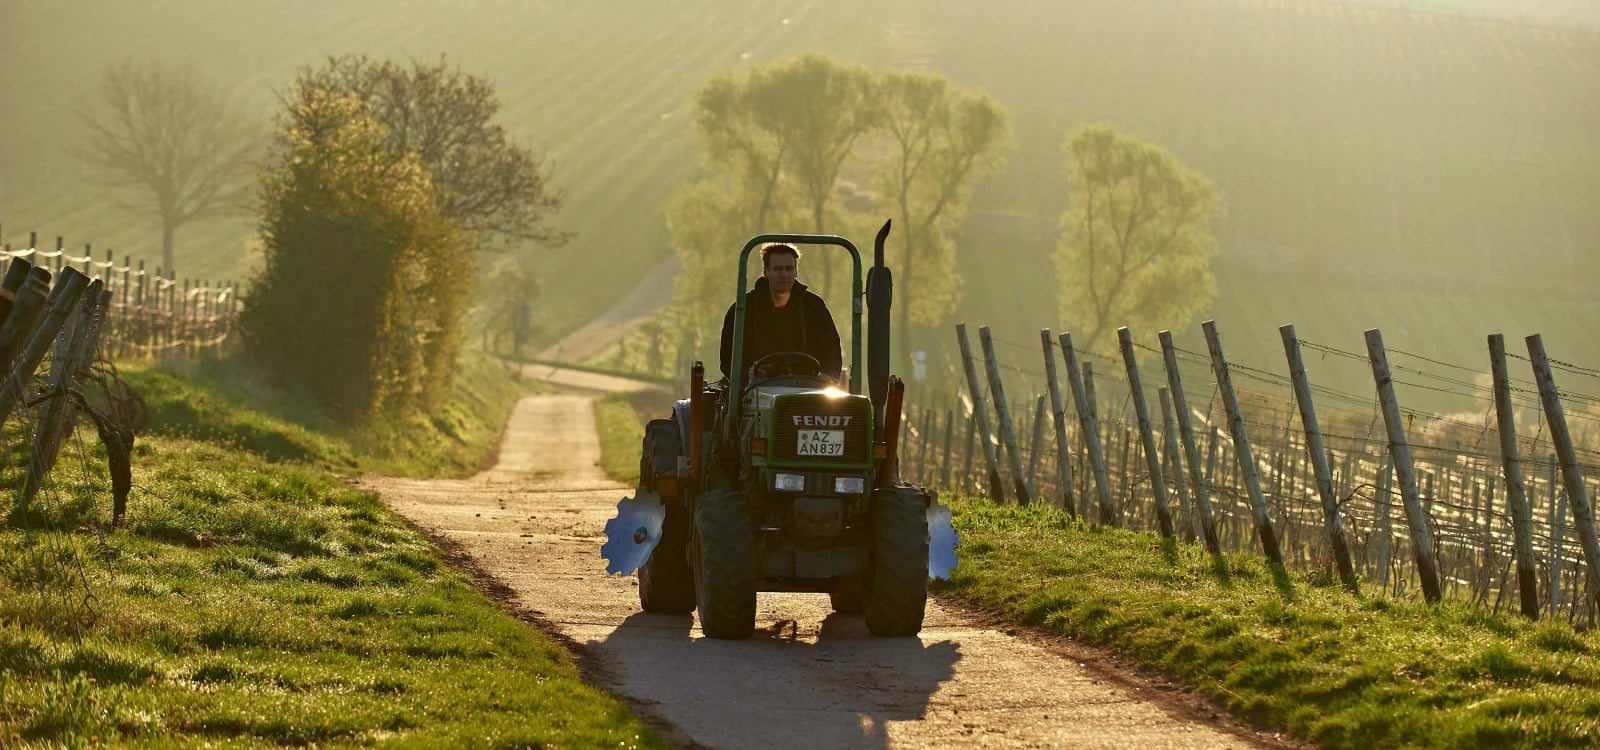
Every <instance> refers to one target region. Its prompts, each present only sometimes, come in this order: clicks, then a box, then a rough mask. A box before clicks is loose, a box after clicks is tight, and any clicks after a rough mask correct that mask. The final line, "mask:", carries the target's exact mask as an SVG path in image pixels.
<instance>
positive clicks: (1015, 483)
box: [978, 326, 1029, 505]
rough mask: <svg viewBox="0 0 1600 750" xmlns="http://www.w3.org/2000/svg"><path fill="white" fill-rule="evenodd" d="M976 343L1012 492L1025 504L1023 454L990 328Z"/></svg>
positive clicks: (982, 329)
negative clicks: (992, 397) (1008, 471)
mask: <svg viewBox="0 0 1600 750" xmlns="http://www.w3.org/2000/svg"><path fill="white" fill-rule="evenodd" d="M978 341H979V343H981V344H982V345H983V365H984V369H985V370H986V371H988V373H989V392H990V394H991V395H993V396H994V413H995V415H996V416H997V417H999V422H1000V443H1001V444H1002V445H1003V446H1004V447H1005V451H1006V465H1007V466H1008V467H1009V468H1010V469H1011V489H1012V491H1013V492H1015V493H1017V504H1018V505H1027V504H1028V502H1029V499H1028V482H1027V477H1026V476H1025V475H1023V473H1022V453H1021V452H1019V451H1018V449H1017V430H1016V426H1015V425H1014V423H1013V422H1012V421H1011V405H1010V404H1008V403H1006V389H1005V385H1004V384H1003V383H1001V382H1000V358H999V357H996V356H995V353H994V339H993V338H992V337H990V336H989V327H988V326H983V327H981V328H979V329H978Z"/></svg>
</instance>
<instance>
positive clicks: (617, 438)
mask: <svg viewBox="0 0 1600 750" xmlns="http://www.w3.org/2000/svg"><path fill="white" fill-rule="evenodd" d="M594 426H595V431H596V432H598V433H599V434H600V468H602V469H604V470H605V472H606V476H608V477H610V478H612V479H614V480H616V481H618V482H626V483H628V484H636V483H638V481H639V445H640V444H641V443H642V442H643V441H644V424H643V423H642V422H640V420H639V413H638V412H637V411H635V409H634V406H633V401H632V400H631V399H630V398H629V396H628V394H626V393H612V394H610V395H607V396H602V397H600V398H597V399H595V400H594Z"/></svg>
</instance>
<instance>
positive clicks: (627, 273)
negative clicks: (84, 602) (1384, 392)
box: [0, 0, 1600, 391]
mask: <svg viewBox="0 0 1600 750" xmlns="http://www.w3.org/2000/svg"><path fill="white" fill-rule="evenodd" d="M862 6H866V7H862ZM1597 29H1600V10H1596V9H1595V6H1593V5H1592V4H1589V3H1582V2H1558V1H1554V0H1551V1H1548V2H1536V1H1530V2H1511V1H1509V0H1507V1H1505V2H1489V1H1487V0H1475V1H1473V2H1445V0H1408V1H1405V2H1402V1H1400V0H1391V1H1389V2H1379V1H1377V0H1373V1H1370V2H1317V1H1312V0H1257V1H1248V2H1246V1H1241V2H1198V1H1189V0H1126V1H1124V0H1117V1H1112V0H1067V1H1054V0H1052V1H1048V2H1046V1H1044V0H1023V1H1021V2H1015V3H1009V4H1006V5H1005V6H1003V10H997V9H996V7H995V6H992V5H989V4H982V3H975V2H954V1H943V0H941V1H936V2H919V3H912V2H893V3H883V4H858V3H844V2H839V3H829V2H811V3H790V4H777V3H743V2H735V1H734V0H700V1H699V2H673V3H628V4H594V3H517V2H478V3H470V4H448V5H447V4H444V3H437V2H422V1H420V0H416V1H412V2H382V3H380V2H370V1H366V0H363V1H360V2H344V3H337V4H326V3H318V2H278V3H248V4H246V3H227V4H219V3H201V2H152V3H137V4H133V3H110V2H51V3H19V2H0V50H4V54H3V55H0V101H3V102H5V104H6V107H7V114H6V116H5V124H4V126H3V127H0V231H3V237H0V241H3V242H9V243H11V244H12V245H13V247H19V246H20V245H21V244H22V243H25V242H26V233H27V232H28V231H29V230H37V231H39V232H40V233H41V234H42V235H44V236H46V237H47V238H48V241H50V242H53V239H54V236H55V235H63V236H65V237H66V240H67V244H68V247H72V248H77V247H81V246H82V244H83V243H85V242H92V243H94V246H95V248H96V250H97V253H100V252H104V250H105V249H106V248H114V249H115V251H116V252H117V253H118V254H119V256H120V255H121V254H123V253H132V254H133V255H134V257H145V258H151V257H156V256H157V255H158V251H159V244H160V242H159V235H160V232H159V229H158V228H157V226H156V224H155V223H154V222H152V221H151V219H150V218H149V217H147V216H145V215H142V214H137V213H132V212H129V211H125V210H122V209H120V208H118V205H117V204H118V201H119V200H126V199H127V197H128V195H127V194H126V193H124V192H117V191H113V190H111V189H108V188H105V187H103V186H100V185H98V184H97V177H98V175H96V174H95V173H94V170H93V169H91V168H88V167H86V166H85V165H84V164H83V163H82V162H81V161H79V160H76V159H74V158H73V157H72V155H71V154H70V151H71V150H72V149H73V148H75V147H77V146H79V145H80V144H81V142H82V139H83V138H84V136H85V133H84V129H83V128H82V127H81V125H80V123H79V121H78V119H77V118H76V113H77V112H79V111H82V110H85V109H88V108H90V107H92V106H93V105H94V104H95V103H96V87H97V86H98V81H99V76H100V73H101V70H102V68H103V67H104V66H105V65H106V64H107V63H109V62H113V61H116V60H122V59H134V60H152V61H161V62H166V63H173V64H185V63H192V64H194V65H195V66H196V68H197V70H198V71H200V72H201V73H202V74H203V75H204V76H205V77H207V78H208V79H209V80H211V81H213V82H215V83H217V84H220V85H222V86H224V87H226V88H227V89H228V90H230V91H231V92H232V94H233V95H234V97H235V99H236V100H237V102H238V103H239V104H240V105H241V106H242V107H244V108H245V110H246V111H248V112H250V113H253V115H254V116H256V117H259V118H260V120H261V121H262V124H263V127H265V124H266V121H267V120H268V118H270V117H271V116H272V114H273V113H274V112H275V111H276V109H277V107H278V104H277V99H276V97H277V94H278V92H281V91H282V90H283V87H284V86H286V85H287V83H288V82H289V81H290V80H291V78H292V77H293V75H294V73H295V71H296V70H297V69H299V68H301V67H302V66H305V65H311V64H317V63H319V62H321V61H322V60H323V59H324V58H325V56H326V55H330V54H332V55H340V54H347V53H355V54H367V55H371V56H374V57H379V58H384V57H392V58H399V59H407V58H421V59H436V58H437V57H438V56H440V55H445V56H447V59H448V61H449V62H451V63H452V64H456V65H459V66H460V67H461V69H463V70H464V71H467V72H470V73H474V74H480V75H484V76H486V77H487V78H488V79H489V80H490V81H491V82H492V83H493V84H494V86H495V90H496V93H497V94H498V96H499V97H500V101H501V103H502V105H503V108H502V111H501V113H500V116H499V118H498V121H499V122H500V123H501V124H503V125H505V126H506V128H507V129H508V130H509V131H510V132H511V133H512V135H513V136H514V137H515V138H516V139H517V140H519V141H520V142H522V143H524V144H526V145H530V146H532V147H533V148H534V150H535V151H536V152H538V153H539V154H541V155H542V156H543V157H545V158H546V159H547V160H548V165H549V166H550V176H551V180H552V182H553V183H554V185H555V186H556V187H558V188H560V189H561V190H564V191H565V199H564V205H563V207H562V209H561V211H560V213H559V214H557V215H556V216H555V219H554V224H555V225H557V226H559V227H560V228H562V229H565V230H568V231H572V232H575V233H576V237H575V238H574V239H573V240H572V241H571V242H570V243H568V244H567V245H566V246H564V247H560V248H557V249H553V250H549V249H541V248H534V247H514V248H512V249H511V250H509V252H511V253H514V254H524V255H528V256H532V258H533V266H534V268H535V269H536V270H537V273H538V274H539V276H540V277H542V280H543V290H544V291H543V294H542V296H541V297H540V298H539V300H538V303H537V306H536V310H535V317H536V320H537V326H538V337H537V338H538V343H539V344H541V345H547V344H551V343H554V342H555V341H557V340H558V339H559V338H560V337H561V336H562V335H564V334H567V333H569V332H571V331H573V330H574V329H576V328H577V327H578V326H580V325H582V324H583V323H585V322H586V321H589V320H591V319H593V318H595V317H597V316H600V315H602V314H603V313H605V312H606V311H607V310H608V309H610V308H611V307H612V305H613V304H615V303H616V302H617V301H618V300H619V299H621V298H623V296H624V295H625V294H626V293H627V292H629V290H631V289H634V287H635V285H636V284H639V283H640V282H641V280H646V281H647V283H646V284H644V286H643V287H641V288H640V289H639V290H637V291H638V293H637V294H635V295H633V297H632V298H631V308H630V309H629V310H627V311H626V312H627V313H628V315H623V316H621V317H623V318H624V319H628V318H631V317H632V316H635V315H641V314H645V313H648V312H649V311H650V310H652V309H654V308H655V307H657V306H659V305H661V304H664V303H665V302H666V301H667V299H668V296H669V295H670V292H671V281H670V274H671V273H672V271H673V269H674V268H675V265H674V263H673V261H672V260H671V257H672V254H671V252H670V250H669V248H668V244H667V242H668V235H667V230H666V226H665V223H664V219H663V208H664V205H665V204H666V203H667V201H668V199H669V197H670V196H671V195H672V193H673V191H674V190H676V189H677V188H679V186H681V185H683V184H684V183H686V182H688V181H690V180H693V179H695V178H697V177H700V176H703V174H704V172H703V171H702V167H701V159H700V155H699V153H698V149H699V146H698V145H697V141H696V133H695V125H694V120H695V110H694V96H695V93H696V92H697V91H698V90H699V89H700V88H701V87H702V86H704V85H705V83H706V82H707V81H708V80H709V79H710V78H711V77H712V76H713V75H714V74H716V73H718V72H719V71H724V70H735V71H743V70H749V69H751V68H755V67H758V66H762V65H767V64H770V63H774V62H778V61H783V60H787V59H791V58H794V57H795V56H797V55H799V54H801V53H804V52H809V51H816V52H821V53H823V54H826V55H829V56H831V57H833V58H836V59H839V60H843V61H849V62H859V63H863V64H865V65H867V66H870V67H872V68H874V69H908V70H915V71H923V72H937V73H942V74H944V75H946V76H948V77H949V79H950V81H951V82H952V83H954V84H958V85H960V86H964V87H968V88H971V89H975V90H982V91H986V92H988V93H989V94H991V95H992V96H993V97H994V98H995V99H996V100H997V101H998V102H999V103H1000V104H1001V105H1003V106H1004V107H1005V108H1006V109H1007V110H1008V111H1009V114H1010V124H1011V128H1012V130H1013V132H1014V140H1015V147H1014V149H1013V150H1012V151H1011V152H1010V153H1009V155H1008V158H1007V162H1006V166H1005V167H1004V168H1003V169H1002V170H1000V171H999V172H997V173H995V174H993V175H991V176H989V177H987V178H985V179H984V180H983V181H981V182H980V183H978V184H977V185H976V186H975V188H974V190H973V194H972V198H971V204H970V209H969V211H968V213H967V215H966V218H965V220H964V222H963V223H962V225H961V226H960V227H959V230H958V231H957V232H956V233H955V234H954V237H953V240H954V242H955V244H956V259H957V260H956V270H957V272H958V273H959V274H960V275H961V276H962V277H963V279H964V284H963V287H962V297H961V300H960V302H959V304H958V305H957V307H956V309H955V312H954V315H953V316H952V318H951V320H950V321H949V322H954V321H956V320H966V321H968V322H969V323H970V324H971V325H972V326H974V327H976V326H978V325H988V326H991V327H992V328H993V329H994V330H995V331H996V335H999V336H1002V337H1004V338H1007V339H1010V340H1013V341H1018V342H1022V343H1028V342H1034V341H1036V332H1037V330H1038V329H1039V328H1043V327H1051V328H1053V329H1056V330H1057V331H1060V330H1067V329H1070V328H1071V327H1072V326H1071V325H1070V323H1068V322H1064V321H1060V320H1057V312H1056V311H1057V309H1058V304H1057V297H1058V295H1059V291H1058V286H1057V282H1056V278H1057V277H1056V270H1055V268H1054V266H1053V262H1052V254H1053V253H1054V252H1055V250H1056V246H1057V242H1058V240H1059V237H1060V221H1061V215H1062V212H1063V211H1064V210H1066V209H1067V208H1068V205H1069V203H1070V201H1071V199H1072V196H1071V195H1070V194H1069V190H1068V181H1067V170H1066V158H1065V154H1064V152H1063V150H1062V143H1063V140H1064V139H1065V138H1066V136H1067V134H1068V133H1070V132H1072V131H1073V130H1074V129H1076V128H1078V127H1080V126H1082V125H1086V124H1090V123H1107V124H1110V125H1113V126H1114V127H1116V128H1118V129H1119V130H1121V131H1124V132H1127V133H1130V134H1133V135H1136V136H1138V137H1140V138H1142V139H1144V140H1146V141H1148V142H1150V143H1153V144H1155V145H1158V146H1160V147H1162V148H1164V149H1166V150H1168V151H1170V152H1171V153H1172V154H1173V155H1174V156H1176V157H1177V158H1178V159H1179V160H1181V161H1182V162H1183V163H1184V164H1186V165H1187V166H1188V167H1189V168H1191V169H1193V170H1195V171H1197V172H1199V173H1200V174H1203V175H1205V176H1206V177H1208V178H1209V179H1210V180H1212V181H1213V182H1214V183H1215V184H1216V185H1217V187H1218V188H1219V190H1220V192H1221V194H1222V197H1223V201H1224V203H1225V205H1226V213H1225V215H1224V217H1223V218H1222V219H1221V221H1220V223H1219V224H1218V225H1217V255H1216V258H1215V260H1214V263H1213V269H1214V271H1215V274H1216V277H1217V286H1218V295H1217V297H1216V300H1215V301H1214V303H1212V305H1211V308H1210V310H1209V311H1208V312H1205V313H1202V314H1201V315H1199V316H1197V317H1196V318H1195V320H1194V324H1193V325H1191V326H1190V328H1189V330H1187V331H1185V332H1184V333H1183V334H1182V335H1181V336H1180V340H1182V341H1185V342H1187V344H1186V345H1189V346H1192V347H1194V348H1196V349H1202V350H1203V344H1199V343H1197V334H1196V331H1197V330H1198V321H1199V320H1202V319H1205V318H1209V317H1215V318H1216V319H1217V320H1218V324H1219V326H1220V327H1221V329H1222V331H1223V332H1224V335H1225V336H1226V337H1227V341H1228V342H1229V354H1230V356H1231V357H1232V358H1233V359H1235V360H1237V361H1240V362H1243V363H1247V364H1251V365H1254V366H1258V367H1271V368H1273V369H1274V370H1276V369H1278V368H1279V367H1281V361H1282V359H1281V357H1282V354H1281V349H1280V348H1279V344H1278V336H1277V331H1276V328H1277V326H1278V325H1279V324H1281V323H1284V322H1293V323H1295V324H1297V326H1298V328H1299V332H1300V334H1301V335H1302V336H1303V337H1305V338H1307V339H1310V340H1314V341H1318V342H1322V343H1325V344H1329V345H1333V346H1337V347H1341V348H1344V349H1348V350H1351V351H1360V350H1361V348H1362V339H1361V332H1362V330H1364V329H1366V328H1370V327H1382V328H1383V329H1384V331H1385V334H1386V336H1387V337H1388V340H1389V341H1390V343H1391V344H1392V345H1393V346H1394V347H1397V348H1400V349H1403V350H1409V351H1415V352H1419V353H1426V354H1428V355H1429V356H1433V357H1437V358H1439V359H1441V360H1446V361H1450V362H1460V363H1467V364H1472V365H1474V366H1477V365H1479V364H1480V363H1481V362H1482V361H1483V360H1484V356H1483V354H1484V351H1483V340H1484V339H1483V337H1484V335H1485V334H1487V333H1490V332H1495V331H1503V332H1505V333H1506V334H1507V335H1508V336H1512V337H1520V336H1521V335H1525V334H1527V333H1533V332H1540V333H1543V334H1544V335H1545V339H1546V343H1547V345H1548V346H1549V347H1550V349H1551V352H1552V354H1553V355H1554V356H1557V357H1559V358H1561V359H1564V360H1567V361H1572V362H1577V363H1586V364H1588V365H1591V366H1593V365H1595V364H1600V336H1597V334H1596V333H1595V332H1594V324H1595V323H1596V322H1600V302H1597V301H1596V297H1595V295H1594V294H1593V291H1592V290H1593V289H1594V285H1595V283H1596V282H1597V281H1600V211H1596V206H1597V205H1600V144H1597V138H1596V135H1595V133H1596V126H1597V125H1600V31H1597ZM856 187H858V188H863V187H865V186H864V185H858V186H856ZM770 229H771V230H773V231H789V230H791V229H797V228H791V227H777V226H774V227H771V228H770ZM253 234H254V221H253V219H252V218H251V216H250V214H249V212H248V206H241V207H240V210H239V211H238V212H236V213H235V214H234V215H231V216H223V217H218V218H208V219H203V220H197V221H196V222H194V223H191V224H188V225H186V226H184V227H183V228H182V229H181V230H180V231H179V233H178V236H177V242H176V246H177V251H176V252H177V266H178V273H179V274H180V275H181V276H192V277H195V278H211V279H218V278H244V277H245V276H247V275H248V273H249V270H250V268H251V267H252V263H254V262H256V256H255V255H253V254H252V250H251V248H252V247H253V241H252V237H253ZM854 239H855V240H856V241H857V242H858V243H860V244H862V245H866V244H869V243H870V237H867V236H856V237H854ZM46 241H47V240H41V243H44V242H46ZM735 250H736V248H733V247H730V248H728V253H729V258H730V262H729V263H728V267H729V279H728V282H727V286H728V287H729V294H728V296H729V297H730V301H731V291H732V290H731V287H732V278H731V276H732V266H733V263H732V262H731V258H732V254H733V252H734V251H735ZM819 257H820V256H819ZM329 262H330V263H337V262H338V261H337V259H336V258H330V259H329ZM808 270H810V269H809V268H803V269H802V277H803V278H804V277H805V276H806V273H807V271H808ZM899 291H900V295H898V296H897V299H898V298H902V296H904V295H915V294H916V293H917V289H916V288H915V287H914V286H913V287H909V288H902V289H901V290H899ZM835 307H841V305H840V304H839V303H835ZM904 333H907V332H897V335H900V334H904ZM909 333H910V335H912V336H913V337H914V339H913V341H914V343H915V344H916V345H917V346H919V347H922V348H928V349H931V350H932V351H933V352H934V355H935V360H936V361H938V360H939V359H940V358H941V357H946V355H945V353H946V352H948V351H950V350H951V349H952V348H953V347H952V346H951V344H952V343H953V341H952V338H951V335H950V327H949V324H948V323H941V324H940V325H939V326H938V327H937V328H936V329H930V328H925V327H917V328H915V329H914V330H913V331H910V332H909ZM1148 334H1149V332H1140V335H1141V336H1142V337H1148ZM1018 356H1023V355H1018ZM713 358H714V357H713ZM1034 358H1035V359H1036V358H1037V357H1036V355H1034ZM946 360H947V358H946ZM941 366H942V364H941ZM1359 374H1360V373H1359V371H1356V373H1355V375H1349V374H1341V375H1339V376H1338V378H1339V381H1338V385H1340V386H1341V387H1345V388H1347V389H1350V390H1357V391H1359V390H1360V387H1361V384H1360V383H1358V382H1356V380H1355V378H1356V377H1357V376H1359ZM1366 387H1367V388H1370V384H1369V385H1367V386H1366Z"/></svg>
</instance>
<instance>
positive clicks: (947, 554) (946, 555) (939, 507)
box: [928, 500, 960, 581]
mask: <svg viewBox="0 0 1600 750" xmlns="http://www.w3.org/2000/svg"><path fill="white" fill-rule="evenodd" d="M959 541H960V537H958V536H957V534H956V527H955V526H953V525H951V523H950V506H948V505H944V504H942V503H940V502H938V501H937V500H935V501H934V502H933V504H932V505H929V506H928V576H929V577H930V578H937V579H939V580H941V581H948V580H950V571H952V570H955V567H956V562H957V560H956V543H957V542H959Z"/></svg>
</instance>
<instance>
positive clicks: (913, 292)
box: [874, 72, 1011, 363]
mask: <svg viewBox="0 0 1600 750" xmlns="http://www.w3.org/2000/svg"><path fill="white" fill-rule="evenodd" d="M877 91H878V97H879V100H880V102H881V105H882V107H883V116H882V119H881V130H882V132H883V133H884V136H885V138H886V140H887V142H888V148H887V151H888V155H887V157H886V158H885V159H884V160H883V162H882V163H881V164H880V165H879V167H878V171H877V175H876V177H875V179H874V187H875V190H874V193H875V197H876V199H877V203H878V205H879V206H880V207H881V208H882V210H884V211H886V212H888V213H889V215H891V216H892V217H893V218H894V219H895V222H896V227H897V228H898V230H899V231H898V232H896V233H895V234H894V235H892V236H891V241H890V243H889V250H890V253H891V265H892V266H893V268H894V272H895V283H896V285H898V286H900V287H901V288H902V289H904V290H906V293H905V294H902V295H898V296H897V298H896V302H897V305H896V308H897V310H898V312H899V318H900V320H899V323H898V325H897V326H896V327H897V329H898V330H897V334H898V335H896V336H895V338H896V339H897V340H898V341H899V343H900V352H901V361H902V362H907V363H909V362H910V361H911V337H910V332H911V322H912V321H916V322H917V323H919V324H922V325H929V326H933V325H938V324H939V323H941V322H943V321H944V320H946V319H947V318H948V317H949V316H950V314H951V311H953V310H954V309H955V307H956V303H957V302H959V301H960V297H961V292H960V284H961V277H960V276H959V275H958V274H957V273H956V268H955V266H956V256H955V243H954V242H952V241H951V239H950V233H951V232H952V231H954V230H955V229H956V227H957V226H959V225H960V223H961V220H962V218H963V217H964V216H965V214H966V207H967V199H968V198H969V197H970V195H971V193H972V185H973V183H975V182H976V181H977V180H978V179H979V178H981V177H983V176H985V175H987V174H990V173H992V172H994V171H995V170H997V169H999V168H1000V167H1001V166H1002V165H1003V163H1004V160H1005V153H1006V151H1007V150H1008V149H1009V147H1010V145H1011V132H1010V124H1009V118H1008V116H1007V114H1006V110H1005V108H1004V107H1003V106H1001V105H1000V103H999V102H996V101H995V100H994V99H993V98H991V97H989V96H988V95H987V94H983V93H978V92H970V91H965V90H962V89H960V88H957V87H953V86H951V85H950V83H949V81H948V80H947V79H945V77H944V76H942V75H934V74H926V73H901V72H893V73H886V74H884V75H883V76H882V77H881V78H880V79H879V83H878V85H877Z"/></svg>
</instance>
